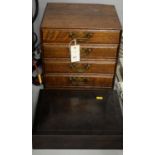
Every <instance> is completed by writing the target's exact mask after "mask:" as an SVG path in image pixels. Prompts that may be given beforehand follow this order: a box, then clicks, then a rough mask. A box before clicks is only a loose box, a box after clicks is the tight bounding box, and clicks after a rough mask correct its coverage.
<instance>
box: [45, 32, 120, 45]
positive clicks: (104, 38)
mask: <svg viewBox="0 0 155 155" xmlns="http://www.w3.org/2000/svg"><path fill="white" fill-rule="evenodd" d="M42 38H43V42H44V43H68V44H69V43H70V41H71V40H73V39H77V42H78V43H97V44H99V43H101V44H118V43H119V38H120V31H119V30H105V31H83V30H77V31H76V30H73V31H71V30H70V31H69V30H53V29H43V30H42Z"/></svg>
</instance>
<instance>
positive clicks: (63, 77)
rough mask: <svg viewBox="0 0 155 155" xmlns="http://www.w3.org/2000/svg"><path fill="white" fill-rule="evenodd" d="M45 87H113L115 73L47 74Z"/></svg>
mask: <svg viewBox="0 0 155 155" xmlns="http://www.w3.org/2000/svg"><path fill="white" fill-rule="evenodd" d="M44 78H45V87H46V88H48V87H52V88H54V87H61V88H62V87H76V88H78V87H82V88H84V87H88V88H111V87H112V84H113V75H104V74H102V75H93V74H84V75H82V74H80V75H78V74H68V75H67V74H45V76H44Z"/></svg>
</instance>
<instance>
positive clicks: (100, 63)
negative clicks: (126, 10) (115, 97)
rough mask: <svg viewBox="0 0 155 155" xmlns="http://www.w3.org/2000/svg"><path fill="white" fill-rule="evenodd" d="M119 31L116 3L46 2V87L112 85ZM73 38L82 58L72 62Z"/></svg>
mask: <svg viewBox="0 0 155 155" xmlns="http://www.w3.org/2000/svg"><path fill="white" fill-rule="evenodd" d="M120 35H121V26H120V23H119V20H118V16H117V14H116V10H115V8H114V6H111V5H97V4H57V3H52V4H51V3H49V4H47V7H46V9H45V13H44V16H43V20H42V24H41V43H42V51H43V54H42V58H43V70H44V85H45V88H63V89H66V88H67V89H78V88H82V89H84V88H85V89H96V88H113V84H114V77H115V69H116V64H117V55H118V48H119V43H120ZM73 39H76V41H77V44H79V45H80V61H79V62H74V63H71V60H70V46H69V45H70V42H71V41H72V40H73Z"/></svg>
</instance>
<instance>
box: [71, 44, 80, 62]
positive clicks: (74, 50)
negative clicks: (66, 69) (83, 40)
mask: <svg viewBox="0 0 155 155" xmlns="http://www.w3.org/2000/svg"><path fill="white" fill-rule="evenodd" d="M70 52H71V62H77V61H80V45H71V46H70Z"/></svg>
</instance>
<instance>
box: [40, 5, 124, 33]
mask: <svg viewBox="0 0 155 155" xmlns="http://www.w3.org/2000/svg"><path fill="white" fill-rule="evenodd" d="M41 27H42V28H54V29H55V28H56V29H97V30H102V29H105V30H106V29H111V30H115V29H121V25H120V22H119V19H118V16H117V13H116V10H115V7H114V6H113V5H103V4H70V3H48V4H47V6H46V9H45V12H44V18H43V21H42V24H41Z"/></svg>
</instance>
